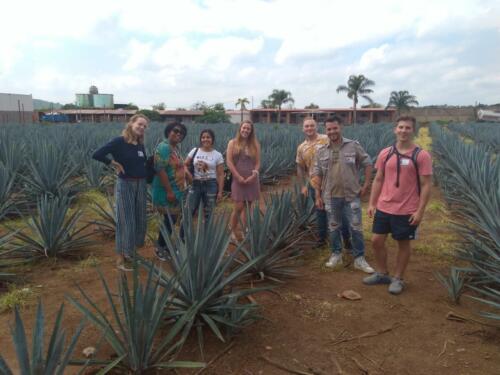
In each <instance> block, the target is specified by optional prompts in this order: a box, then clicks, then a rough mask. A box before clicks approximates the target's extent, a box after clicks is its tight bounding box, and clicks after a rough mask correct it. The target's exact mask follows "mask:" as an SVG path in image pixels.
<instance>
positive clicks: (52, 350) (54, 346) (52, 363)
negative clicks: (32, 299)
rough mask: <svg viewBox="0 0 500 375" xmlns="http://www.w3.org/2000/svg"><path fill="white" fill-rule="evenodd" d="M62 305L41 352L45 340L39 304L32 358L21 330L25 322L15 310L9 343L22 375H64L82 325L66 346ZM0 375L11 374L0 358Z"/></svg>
mask: <svg viewBox="0 0 500 375" xmlns="http://www.w3.org/2000/svg"><path fill="white" fill-rule="evenodd" d="M63 313H64V304H61V307H60V308H59V311H58V313H57V317H56V321H55V323H54V327H53V328H52V333H51V337H50V341H49V345H48V347H47V351H46V352H45V350H44V343H45V342H46V340H45V316H44V313H43V305H42V302H41V301H40V302H39V303H38V307H37V312H36V317H35V326H34V327H33V337H32V345H31V358H30V348H29V345H28V340H27V338H26V332H25V329H24V322H23V319H22V318H21V315H20V313H19V310H18V308H17V307H16V308H15V325H14V327H13V328H12V327H11V335H12V341H13V342H14V348H15V350H16V356H17V360H18V364H19V374H21V375H63V374H65V373H66V370H67V367H68V365H69V361H70V358H71V356H72V354H73V352H74V350H75V347H76V343H77V341H78V338H79V337H80V335H81V333H82V331H83V328H84V322H83V321H82V322H80V324H79V326H78V328H77V330H76V332H75V334H74V335H73V337H72V338H71V340H70V341H69V345H67V346H66V330H65V329H63V328H62V318H63ZM0 374H5V375H8V374H13V372H12V370H11V369H10V368H9V366H8V365H7V363H6V361H5V360H4V359H3V358H2V356H1V355H0Z"/></svg>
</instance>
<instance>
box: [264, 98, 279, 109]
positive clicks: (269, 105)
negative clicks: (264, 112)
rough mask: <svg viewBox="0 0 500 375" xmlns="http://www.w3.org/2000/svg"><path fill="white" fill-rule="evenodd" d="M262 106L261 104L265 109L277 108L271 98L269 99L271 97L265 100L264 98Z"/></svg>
mask: <svg viewBox="0 0 500 375" xmlns="http://www.w3.org/2000/svg"><path fill="white" fill-rule="evenodd" d="M260 106H261V107H262V108H265V109H266V108H275V107H276V106H275V105H274V103H273V102H272V101H271V100H269V99H264V100H262V101H261V102H260Z"/></svg>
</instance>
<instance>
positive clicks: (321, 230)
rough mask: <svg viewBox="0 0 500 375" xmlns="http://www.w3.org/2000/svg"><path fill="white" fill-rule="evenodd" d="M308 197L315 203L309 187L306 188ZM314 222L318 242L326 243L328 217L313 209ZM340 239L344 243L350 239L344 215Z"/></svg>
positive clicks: (324, 213)
mask: <svg viewBox="0 0 500 375" xmlns="http://www.w3.org/2000/svg"><path fill="white" fill-rule="evenodd" d="M308 191H309V196H310V197H311V198H312V200H313V202H316V192H315V190H314V189H313V187H312V186H311V185H309V186H308ZM314 212H315V213H316V222H317V223H318V237H319V240H320V241H326V236H327V235H328V217H327V213H326V210H320V209H319V208H315V209H314ZM341 230H342V238H343V239H344V241H346V240H350V239H351V232H350V230H349V225H347V218H346V217H345V213H344V215H343V216H342V229H341Z"/></svg>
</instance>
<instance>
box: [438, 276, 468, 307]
mask: <svg viewBox="0 0 500 375" xmlns="http://www.w3.org/2000/svg"><path fill="white" fill-rule="evenodd" d="M435 275H436V278H437V279H438V281H439V282H440V283H441V284H442V285H443V286H444V287H445V288H446V291H447V292H448V296H449V297H450V299H451V301H452V302H453V303H455V304H458V303H459V302H460V296H461V295H462V293H463V290H464V285H465V280H466V277H465V273H464V272H463V271H462V270H460V269H458V268H456V267H451V269H450V274H449V275H447V276H443V275H442V274H441V273H439V272H436V273H435Z"/></svg>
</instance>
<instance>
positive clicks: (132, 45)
mask: <svg viewBox="0 0 500 375" xmlns="http://www.w3.org/2000/svg"><path fill="white" fill-rule="evenodd" d="M152 49H153V44H152V43H142V42H140V41H138V40H137V39H132V40H131V41H130V42H129V44H128V48H127V50H128V51H127V60H126V62H125V64H124V65H123V69H124V70H126V71H129V70H134V69H137V68H139V67H140V66H142V65H144V64H145V63H146V62H147V61H148V60H149V59H150V57H151V51H152Z"/></svg>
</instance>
